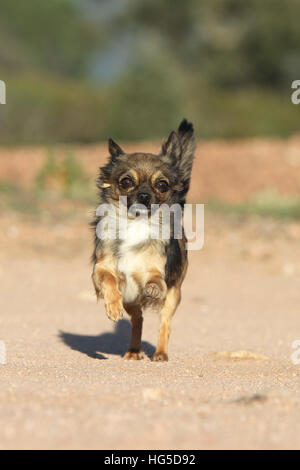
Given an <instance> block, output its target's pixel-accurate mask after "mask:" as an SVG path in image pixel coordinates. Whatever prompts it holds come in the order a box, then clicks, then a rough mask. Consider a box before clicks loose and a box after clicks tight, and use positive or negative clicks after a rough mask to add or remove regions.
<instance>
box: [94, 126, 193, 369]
mask: <svg viewBox="0 0 300 470" xmlns="http://www.w3.org/2000/svg"><path fill="white" fill-rule="evenodd" d="M195 147H196V144H195V137H194V129H193V125H192V124H191V123H189V122H188V121H187V120H185V119H184V120H183V121H182V122H181V124H180V126H179V129H178V131H177V132H175V131H173V132H172V133H171V134H170V136H169V137H168V139H166V140H165V141H164V142H163V145H162V148H161V152H160V154H159V155H153V154H150V153H133V154H126V153H125V152H124V151H123V150H122V149H121V147H120V146H119V145H118V144H116V143H115V142H114V141H113V140H112V139H109V153H110V158H109V161H108V163H107V164H106V165H105V166H104V167H102V168H100V174H99V177H98V180H97V186H98V188H99V191H100V198H99V203H100V206H99V207H101V206H103V205H104V206H105V207H111V208H113V209H114V210H113V211H110V212H109V214H104V213H102V212H101V214H99V213H98V211H97V213H96V214H97V215H96V218H95V220H94V222H93V223H92V225H93V227H94V230H95V249H94V254H93V265H94V269H93V275H92V279H93V283H94V286H95V290H96V295H97V297H98V298H103V299H104V303H105V308H106V313H107V315H108V317H109V318H110V319H111V320H113V321H115V322H117V321H118V320H120V319H121V318H122V317H123V313H124V312H127V313H128V314H129V316H130V318H131V324H132V333H131V342H130V346H129V350H128V352H127V353H126V355H125V356H124V357H125V359H135V360H139V359H142V358H143V353H142V350H141V346H142V324H143V311H144V309H145V308H146V307H148V306H152V307H155V308H156V309H158V310H159V312H160V329H159V339H158V345H157V349H156V351H155V353H154V355H153V357H152V360H153V361H167V360H168V342H169V336H170V328H171V320H172V317H173V315H174V313H175V311H176V309H177V307H178V305H179V303H180V300H181V285H182V282H183V280H184V277H185V274H186V271H187V264H188V261H187V250H186V237H185V235H184V231H183V232H182V237H181V238H180V237H178V236H176V233H175V230H174V227H173V224H172V221H173V219H174V217H172V218H171V217H169V218H164V217H161V213H160V216H159V217H157V213H159V211H160V208H162V207H164V208H166V207H167V208H172V207H174V206H177V207H179V208H181V209H182V210H183V208H184V204H185V199H186V195H187V192H188V190H189V186H190V178H191V171H192V164H193V159H194V152H195ZM120 201H121V202H120ZM124 206H126V207H125V208H126V212H125V215H124ZM117 219H118V221H117ZM125 219H126V220H125ZM154 219H155V220H154ZM124 221H126V228H127V232H126V236H125V237H124V236H121V230H120V226H121V223H120V222H122V224H123V223H124ZM105 222H106V223H107V222H113V223H112V226H113V227H115V228H116V233H113V231H111V230H107V231H106V236H102V235H103V227H104V225H105ZM151 222H153V224H151ZM181 223H182V217H181V218H180V225H181ZM164 224H168V225H169V228H170V230H169V233H167V235H162V234H161V230H160V231H159V234H160V235H159V236H157V237H150V236H149V232H151V230H152V229H151V228H149V227H154V228H155V227H157V226H159V227H160V228H164V227H163V225H164ZM99 227H100V229H99ZM101 227H102V228H101ZM181 228H182V227H181ZM167 232H168V231H167Z"/></svg>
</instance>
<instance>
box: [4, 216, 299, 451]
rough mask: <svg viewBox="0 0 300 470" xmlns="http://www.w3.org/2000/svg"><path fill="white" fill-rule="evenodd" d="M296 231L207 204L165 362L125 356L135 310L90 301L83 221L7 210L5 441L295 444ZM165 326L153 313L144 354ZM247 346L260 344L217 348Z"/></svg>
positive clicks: (43, 444)
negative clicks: (25, 218)
mask: <svg viewBox="0 0 300 470" xmlns="http://www.w3.org/2000/svg"><path fill="white" fill-rule="evenodd" d="M299 230H300V228H299V226H298V225H295V224H289V225H288V226H283V225H280V224H274V223H271V222H270V223H263V224H262V222H259V221H256V220H252V221H250V222H247V223H243V224H241V223H240V222H238V221H232V222H230V223H229V222H228V221H224V220H222V219H220V218H218V219H216V218H214V217H213V218H212V217H208V219H207V230H206V244H205V249H204V250H203V251H202V252H200V253H193V254H192V256H191V262H190V269H189V272H188V277H187V280H186V282H185V286H184V295H183V302H182V304H181V306H180V308H179V310H178V312H177V314H176V317H175V319H174V323H173V333H172V337H171V345H170V361H169V363H166V364H159V363H152V362H150V360H149V358H148V357H146V359H145V360H144V361H141V362H126V361H124V360H123V359H122V357H121V356H122V354H123V353H124V352H125V351H126V347H127V344H128V339H129V323H128V321H127V320H123V321H122V322H121V323H119V324H118V325H117V327H116V329H114V326H113V324H112V323H111V322H110V321H109V320H108V319H107V318H106V316H105V314H104V309H103V305H98V306H97V305H96V303H95V300H94V297H93V291H92V287H91V282H90V266H89V254H90V241H89V234H88V231H87V230H86V228H85V226H82V225H76V222H74V221H73V222H69V223H68V224H66V225H64V226H61V225H58V226H55V227H51V229H50V227H49V226H45V227H40V226H39V225H38V224H36V223H28V224H25V223H24V224H22V223H21V222H20V221H19V220H16V219H15V218H13V219H12V218H11V217H10V216H9V217H8V218H7V219H5V218H4V219H3V218H2V220H1V235H0V243H1V247H2V250H1V256H0V296H1V317H0V340H3V341H5V343H6V348H7V365H6V366H3V365H0V448H1V449H13V448H22V449H28V448H44V449H54V448H55V449H62V448H71V449H74V448H85V449H92V448H107V449H128V448H129V449H130V448H135V449H137V448H160V449H168V448H169V449H171V448H174V449H195V448H196V449H200V448H205V449H216V448H218V449H220V448H228V449H229V448H234V449H235V448H243V449H245V448H264V449H277V448H298V449H299V448H300V365H298V366H297V365H293V363H292V362H291V354H292V352H293V350H292V346H291V345H292V343H293V341H295V340H297V339H300V316H299V304H300V291H299V280H300V251H299V246H298V245H299V243H298V240H299ZM157 327H158V318H157V317H156V315H155V314H154V313H151V312H149V313H147V314H146V317H145V328H144V350H145V352H146V353H147V354H148V355H149V354H151V353H152V352H153V350H154V346H155V344H156V337H157ZM239 350H244V351H250V352H252V353H255V354H256V355H255V354H254V355H253V356H252V358H248V359H245V358H244V359H233V358H230V357H226V356H225V357H223V356H222V355H220V354H219V355H214V354H212V353H214V352H215V353H220V352H223V351H227V352H236V351H239ZM261 355H262V356H261ZM263 356H265V357H266V358H263Z"/></svg>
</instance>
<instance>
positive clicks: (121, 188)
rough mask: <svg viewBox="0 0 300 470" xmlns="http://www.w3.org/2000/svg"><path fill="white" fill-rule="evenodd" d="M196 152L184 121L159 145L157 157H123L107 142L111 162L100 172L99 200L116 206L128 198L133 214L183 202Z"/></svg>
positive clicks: (187, 125) (112, 143)
mask: <svg viewBox="0 0 300 470" xmlns="http://www.w3.org/2000/svg"><path fill="white" fill-rule="evenodd" d="M194 151H195V137H194V129H193V125H192V124H191V123H189V122H188V121H186V120H183V121H182V123H181V124H180V126H179V129H178V131H177V132H175V131H173V132H172V133H171V134H170V136H169V137H168V139H166V140H165V141H164V143H163V145H162V149H161V152H160V154H159V155H153V154H149V153H133V154H126V153H125V152H124V151H123V150H122V149H121V147H119V145H118V144H116V143H115V142H114V141H113V140H112V139H109V152H110V159H109V162H108V163H107V165H106V166H104V167H103V168H101V169H100V177H99V180H98V186H99V188H100V189H101V197H102V200H103V201H105V202H106V203H113V204H114V205H117V204H118V203H119V198H120V197H121V196H126V197H127V207H128V209H133V212H134V213H136V214H137V213H139V212H145V211H146V212H148V213H150V211H151V206H152V205H153V204H155V205H161V204H167V205H169V206H171V205H172V204H176V203H178V204H181V205H183V204H184V203H185V196H186V194H187V192H188V189H189V185H190V178H191V171H192V164H193V158H194Z"/></svg>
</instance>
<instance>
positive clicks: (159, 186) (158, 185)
mask: <svg viewBox="0 0 300 470" xmlns="http://www.w3.org/2000/svg"><path fill="white" fill-rule="evenodd" d="M155 186H156V188H157V189H158V190H159V191H160V192H161V193H165V192H166V191H168V189H169V183H168V182H167V181H165V180H161V181H158V182H157V183H156V185H155Z"/></svg>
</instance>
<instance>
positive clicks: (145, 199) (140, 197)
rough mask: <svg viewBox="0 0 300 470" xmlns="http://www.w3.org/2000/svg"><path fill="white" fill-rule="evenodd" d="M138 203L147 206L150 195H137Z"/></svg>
mask: <svg viewBox="0 0 300 470" xmlns="http://www.w3.org/2000/svg"><path fill="white" fill-rule="evenodd" d="M137 197H138V202H139V203H141V204H144V205H145V206H147V205H148V204H149V202H150V200H151V194H149V193H138V196H137Z"/></svg>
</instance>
